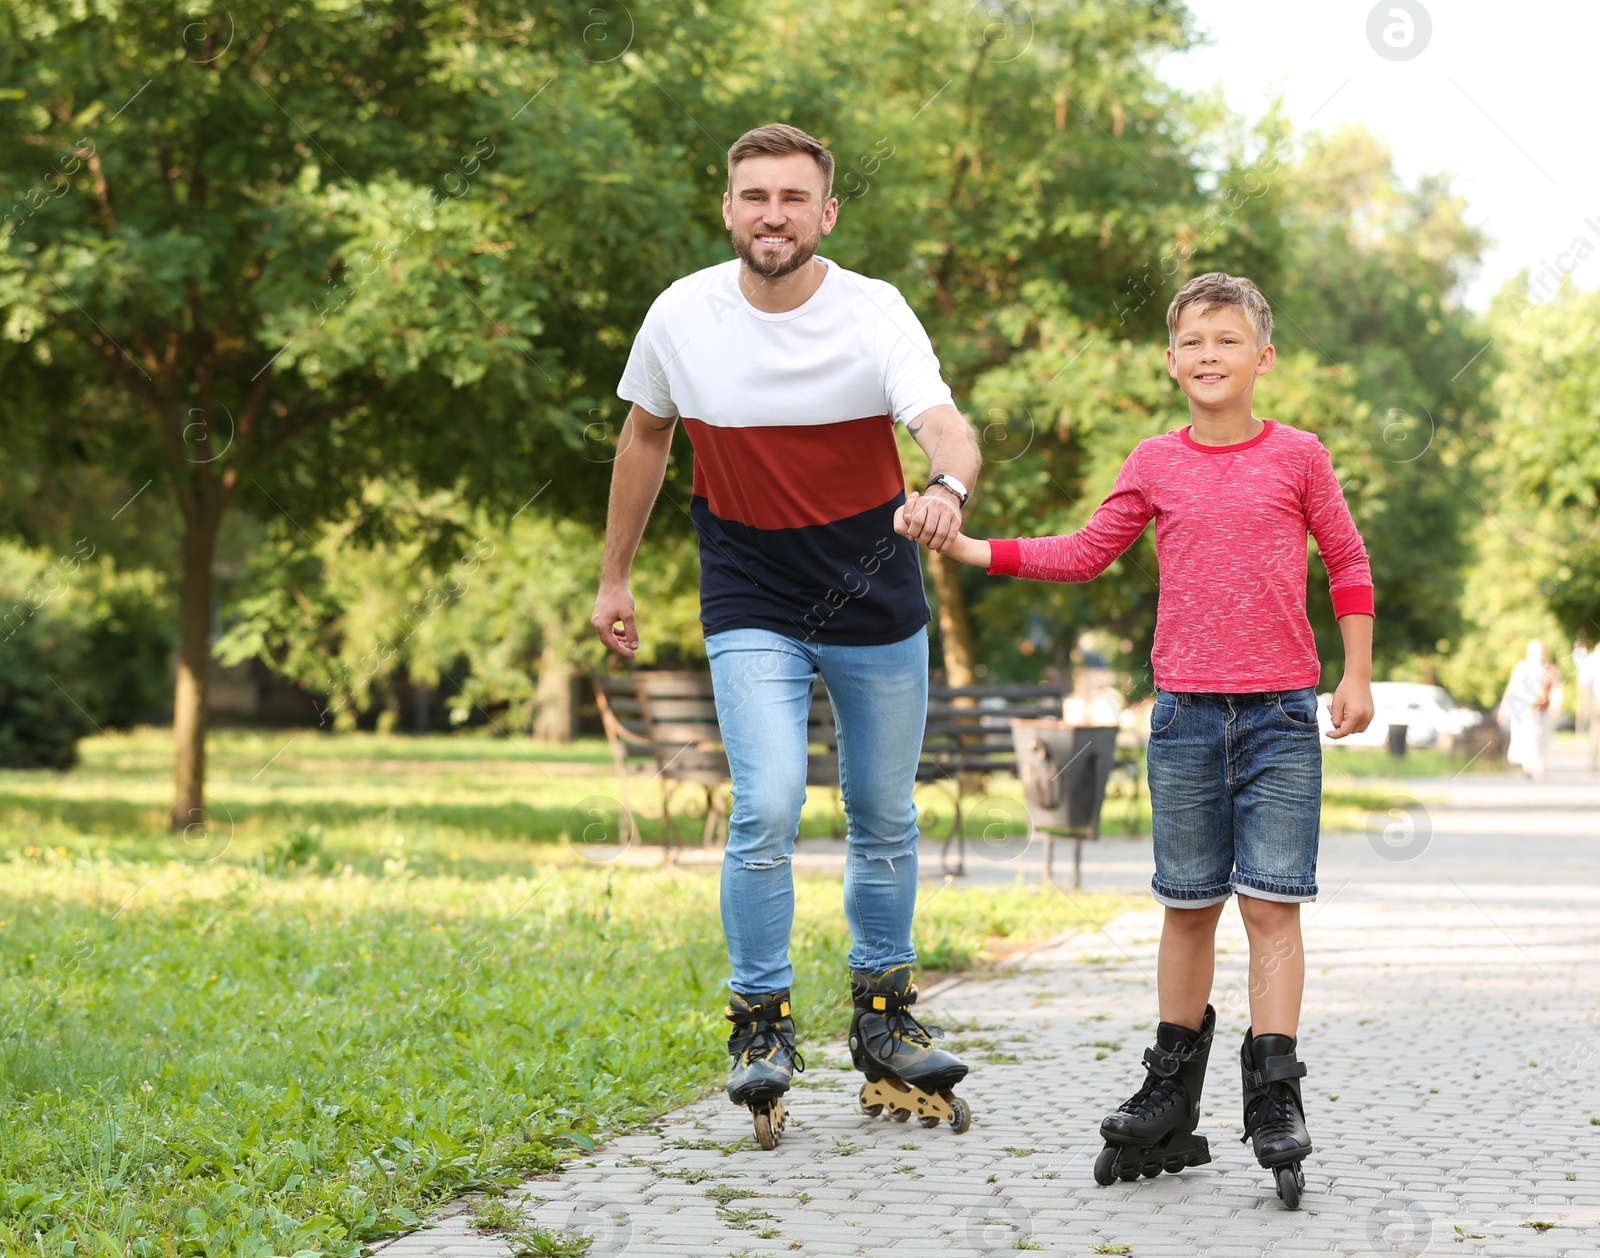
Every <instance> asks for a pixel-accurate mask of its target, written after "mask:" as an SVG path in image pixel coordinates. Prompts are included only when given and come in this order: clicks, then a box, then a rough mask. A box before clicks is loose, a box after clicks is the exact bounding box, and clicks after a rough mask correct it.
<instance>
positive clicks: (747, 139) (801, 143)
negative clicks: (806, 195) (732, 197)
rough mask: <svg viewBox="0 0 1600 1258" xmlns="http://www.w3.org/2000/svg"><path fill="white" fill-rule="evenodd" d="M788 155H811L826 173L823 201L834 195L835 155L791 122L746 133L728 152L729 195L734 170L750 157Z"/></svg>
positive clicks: (823, 174)
mask: <svg viewBox="0 0 1600 1258" xmlns="http://www.w3.org/2000/svg"><path fill="white" fill-rule="evenodd" d="M788 153H805V154H808V155H809V156H810V157H811V158H812V159H813V160H814V161H815V162H816V163H817V168H818V169H819V170H821V171H822V199H823V200H824V201H826V200H827V199H828V198H829V197H831V196H832V195H833V154H832V153H830V152H828V150H827V147H826V146H825V145H824V144H823V143H822V141H821V140H819V139H817V138H816V137H815V136H810V135H807V134H806V133H805V132H804V131H802V130H800V128H799V127H791V126H790V125H789V124H788V123H787V122H773V123H769V124H768V125H767V126H764V127H756V128H755V129H754V130H751V131H746V132H745V133H744V134H743V135H741V136H740V137H739V138H738V139H737V140H735V141H734V142H733V147H732V148H731V149H729V150H728V191H730V192H732V191H733V168H734V167H735V166H737V165H738V164H739V163H740V162H742V161H744V159H745V158H747V157H782V156H784V155H785V154H788Z"/></svg>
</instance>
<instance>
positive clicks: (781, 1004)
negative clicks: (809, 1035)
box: [727, 991, 806, 1149]
mask: <svg viewBox="0 0 1600 1258" xmlns="http://www.w3.org/2000/svg"><path fill="white" fill-rule="evenodd" d="M727 1016H728V1021H729V1022H731V1023H733V1030H732V1032H731V1033H730V1034H729V1035H728V1053H729V1054H730V1055H731V1056H732V1057H733V1068H732V1069H731V1070H730V1071H729V1072H728V1099H729V1100H730V1101H732V1102H733V1103H734V1104H735V1105H744V1106H747V1107H748V1108H749V1110H750V1113H751V1115H752V1116H753V1118H754V1120H755V1129H756V1142H757V1143H758V1144H759V1145H760V1146H761V1147H762V1148H763V1149H776V1148H777V1147H778V1139H779V1137H781V1136H782V1135H783V1127H784V1123H785V1122H786V1121H787V1118H788V1109H787V1107H786V1106H785V1105H784V1103H783V1095H784V1093H785V1092H787V1091H788V1090H789V1085H790V1084H791V1083H792V1082H793V1081H794V1074H795V1071H797V1070H804V1069H805V1068H806V1063H805V1059H804V1058H803V1057H801V1056H800V1054H799V1053H798V1052H797V1051H796V1050H795V1046H794V1019H793V1018H792V1017H790V1016H789V993H788V992H786V991H782V992H773V993H772V994H771V995H770V996H761V997H750V996H741V995H739V993H737V992H729V993H728V1008H727Z"/></svg>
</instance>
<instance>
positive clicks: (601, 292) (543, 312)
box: [0, 0, 712, 829]
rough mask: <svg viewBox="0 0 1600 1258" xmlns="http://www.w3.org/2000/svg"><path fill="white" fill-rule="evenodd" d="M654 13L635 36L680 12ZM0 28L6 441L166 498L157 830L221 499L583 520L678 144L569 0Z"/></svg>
mask: <svg viewBox="0 0 1600 1258" xmlns="http://www.w3.org/2000/svg"><path fill="white" fill-rule="evenodd" d="M655 17H656V19H657V20H658V21H659V22H660V28H659V31H658V32H657V34H658V36H659V37H658V38H657V39H656V40H655V41H654V43H655V47H656V48H657V49H658V50H660V52H659V55H662V56H669V55H675V54H674V53H673V49H674V47H675V46H676V43H680V42H687V43H689V44H693V42H694V41H695V39H696V38H697V37H698V36H699V35H700V33H701V32H702V30H703V29H704V28H705V27H708V26H710V25H712V23H711V22H710V19H709V18H706V17H704V16H703V15H700V14H698V12H697V11H696V10H695V9H694V8H693V6H691V5H689V4H687V3H683V4H678V5H663V6H660V7H659V8H658V9H657V10H656V11H655ZM0 31H3V32H4V37H3V48H4V51H3V52H0V69H3V78H4V81H5V82H6V83H7V84H8V85H9V86H8V90H7V91H5V92H3V93H0V172H4V177H5V179H6V181H7V183H8V184H9V185H10V192H11V196H10V197H9V198H8V203H9V204H10V205H11V207H12V208H11V210H10V212H9V213H8V214H7V216H6V219H5V222H4V224H3V227H0V231H3V233H4V238H3V243H0V327H3V329H4V334H3V335H4V341H5V342H6V344H5V351H4V352H5V358H4V362H5V365H6V369H7V378H8V380H11V379H15V380H17V381H19V385H20V388H19V392H20V395H21V401H22V402H23V403H24V405H23V406H22V407H20V408H18V409H13V410H10V411H8V412H7V416H6V420H5V423H6V436H7V440H8V442H14V443H16V445H17V447H18V448H27V449H29V450H31V451H37V452H39V458H40V459H41V460H42V461H43V463H44V464H45V465H47V466H48V470H49V471H50V472H51V474H53V475H54V476H56V477H65V476H68V475H70V474H71V471H72V470H73V469H74V468H76V467H80V466H83V465H89V466H93V467H97V468H114V469H115V470H116V471H117V472H118V473H120V475H121V477H122V479H123V483H124V488H125V490H126V492H129V493H132V492H133V491H134V490H135V489H140V490H141V492H142V487H143V486H145V485H151V486H153V487H154V488H152V491H151V492H152V493H157V494H159V493H165V494H167V495H170V497H171V500H172V501H174V502H175V503H176V504H177V507H178V509H179V512H180V514H181V521H182V523H181V541H180V545H179V548H178V549H179V550H180V552H181V558H180V561H179V566H180V570H181V578H180V581H179V597H178V608H179V610H178V620H179V635H178V636H179V648H178V675H177V683H176V693H175V699H174V732H175V739H176V744H177V747H176V750H177V755H176V767H175V779H176V780H175V793H174V801H173V806H172V811H171V823H172V825H173V826H174V827H175V828H180V829H181V828H184V827H187V826H189V825H191V824H197V823H200V822H202V821H203V819H204V815H205V814H204V783H205V731H206V712H207V676H208V668H209V661H210V635H211V631H212V629H213V625H212V606H213V601H214V573H213V565H214V557H215V552H216V546H217V538H218V533H219V530H220V528H221V526H222V523H223V520H224V518H225V516H226V514H227V512H228V511H229V510H230V509H231V508H232V507H234V506H235V504H243V505H244V506H245V508H246V509H247V510H248V511H250V512H252V513H254V514H256V515H258V516H259V517H260V518H263V519H275V518H278V517H280V516H281V517H282V518H283V519H285V520H287V521H290V522H291V524H292V527H293V528H294V529H295V530H297V531H299V530H304V529H308V528H310V527H314V525H315V522H316V521H317V520H319V519H322V518H327V517H329V516H334V515H338V514H341V513H343V512H346V511H348V510H349V508H350V504H351V503H352V502H353V501H355V500H356V498H357V496H358V493H359V489H360V487H361V486H362V485H363V484H365V483H366V482H368V481H369V480H371V479H372V478H374V477H375V476H377V475H379V474H391V475H393V474H398V475H405V476H410V477H411V478H412V479H413V480H414V481H415V482H416V484H417V485H418V486H419V488H420V489H422V490H430V489H438V488H458V487H459V488H460V489H461V490H462V491H463V492H464V493H465V494H466V495H467V497H468V498H469V499H470V500H471V501H473V502H481V503H488V504H496V505H498V506H499V508H500V509H501V510H502V511H504V512H505V513H506V514H510V512H511V511H512V510H514V509H516V508H517V507H518V505H519V504H523V503H525V501H526V500H528V499H530V497H531V496H533V495H535V494H536V493H538V492H540V491H541V486H545V487H546V489H547V491H548V493H547V497H546V502H547V504H549V505H550V506H552V507H557V508H561V507H567V508H569V509H573V510H580V511H581V510H588V511H591V512H592V510H593V507H592V505H589V504H592V503H593V502H594V501H596V500H597V499H602V498H603V479H602V475H603V470H604V469H603V464H602V463H599V462H588V461H585V460H584V459H583V458H582V457H581V451H582V449H583V446H584V438H583V434H584V432H585V431H586V429H588V428H590V426H591V425H592V424H593V423H594V414H593V413H594V412H595V410H596V406H597V401H596V398H595V396H594V390H595V389H596V388H597V387H604V386H606V385H608V384H609V375H610V373H611V372H612V370H613V367H614V364H615V361H616V357H617V354H618V349H617V344H618V342H619V341H621V340H622V338H623V335H624V333H623V332H622V331H621V328H622V327H623V326H625V325H628V324H631V323H632V321H633V318H634V315H635V312H636V310H637V309H638V308H639V307H638V302H639V301H640V300H641V296H640V290H641V286H642V285H644V284H647V283H648V280H647V279H641V276H642V275H643V274H644V272H645V268H644V267H643V266H642V260H643V258H644V257H645V256H647V255H648V256H650V257H652V258H656V259H666V260H668V261H669V262H670V261H671V260H672V259H673V258H674V257H681V256H682V252H683V248H684V242H688V241H691V240H692V239H693V236H694V233H693V232H692V231H689V230H687V229H686V228H685V226H684V224H683V223H682V222H681V218H682V215H681V214H678V213H677V212H676V211H674V210H673V208H672V207H673V205H674V204H676V203H677V202H678V200H681V198H675V197H674V192H675V190H677V189H679V188H681V187H682V185H683V182H684V176H683V174H682V173H681V171H682V165H683V163H682V156H683V155H682V151H681V149H679V148H678V147H677V146H676V144H675V142H674V140H673V138H672V137H670V136H668V137H666V138H665V139H662V140H660V141H657V140H655V139H653V136H654V123H655V112H656V111H655V109H654V108H653V107H652V106H651V105H650V104H649V103H648V102H645V101H642V100H640V99H639V96H640V95H641V94H642V93H644V92H647V91H649V90H650V88H649V86H648V84H647V83H646V82H645V78H647V77H648V76H644V77H641V76H640V75H637V74H627V73H622V72H619V71H617V70H616V69H615V67H611V66H609V60H610V59H612V58H611V54H610V51H609V49H608V48H601V49H599V51H597V48H596V44H595V40H596V39H597V38H603V37H604V35H605V33H606V32H604V31H602V32H601V33H600V35H599V36H597V35H596V32H595V22H594V19H593V15H592V12H591V11H590V10H588V9H586V8H585V6H580V5H567V4H554V3H546V4H540V5H535V6H533V7H532V9H531V11H530V9H529V7H528V6H524V5H515V4H510V3H499V2H496V0H482V2H475V0H468V2H467V3H446V2H444V0H377V2H376V3H373V4H369V5H365V6H363V7H362V9H361V11H360V14H359V16H355V15H353V14H352V12H351V10H350V8H349V6H348V5H345V4H342V3H337V2H336V0H301V2H299V3H294V4H291V5H290V6H289V7H288V8H284V7H283V6H281V5H266V4H262V3H244V4H237V5H233V6H231V7H230V8H228V9H218V10H217V11H216V14H215V15H213V16H210V17H195V16H193V13H192V11H191V8H190V7H189V6H185V5H183V4H180V3H177V0H171V2H165V3H161V2H151V3H139V2H135V0H127V2H124V3H118V2H114V0H108V3H105V4H101V5H97V6H95V7H94V8H93V9H92V10H84V9H74V8H67V9H63V8H61V7H60V6H55V5H48V4H44V3H41V2H40V0H6V2H5V3H4V4H3V5H0ZM630 93H631V94H630ZM640 183H644V184H646V185H648V186H650V187H651V188H652V189H653V190H654V191H655V194H656V195H657V197H658V198H659V200H658V201H657V202H656V203H655V205H654V207H653V208H654V218H655V221H656V223H657V224H658V225H660V226H662V227H664V228H665V232H664V235H665V242H663V241H660V240H653V239H649V238H646V237H644V236H643V235H642V234H641V233H640V232H639V231H638V230H637V228H638V226H639V222H638V219H639V215H640V214H641V213H642V210H643V207H641V206H640V205H639V204H638V200H637V198H636V197H631V196H628V195H625V194H626V192H627V190H628V189H629V188H631V187H634V186H637V185H638V184H640ZM580 204H582V205H584V206H585V207H586V210H585V212H584V213H582V214H580V213H577V212H575V211H576V207H577V206H578V205H580ZM597 223H599V224H601V225H602V226H601V227H600V229H599V230H596V224H597ZM619 318H620V319H621V320H622V324H617V323H616V322H615V321H616V320H617V319H619ZM631 330H632V329H631V327H628V328H627V331H628V332H629V333H631ZM597 363H598V364H599V365H600V367H599V369H597V366H596V364H597ZM63 414H71V415H72V416H73V421H72V424H71V428H72V434H71V440H70V442H69V443H67V444H65V445H60V444H56V443H52V442H50V441H49V440H47V435H48V434H49V433H50V432H51V431H52V430H54V429H58V428H59V426H60V418H59V417H60V416H61V415H63Z"/></svg>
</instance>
